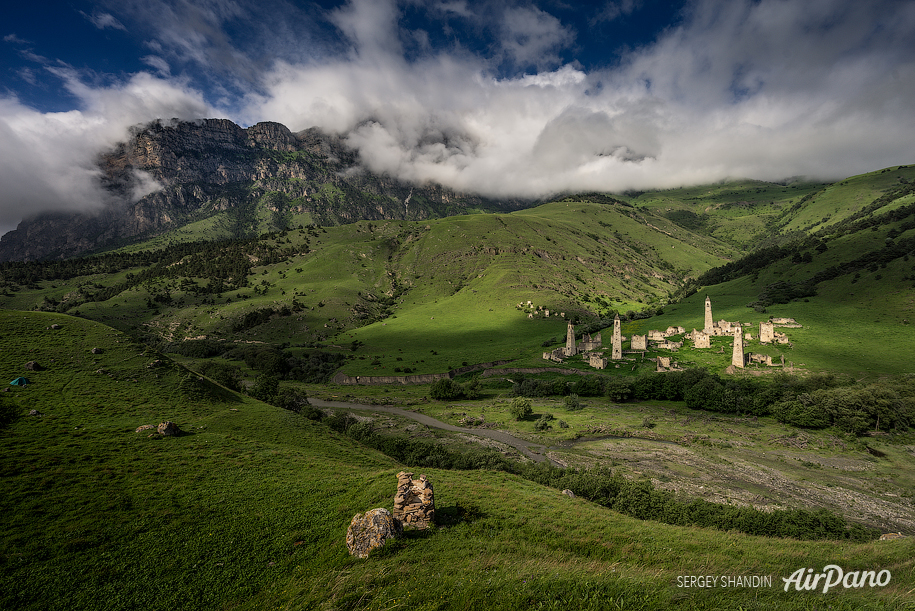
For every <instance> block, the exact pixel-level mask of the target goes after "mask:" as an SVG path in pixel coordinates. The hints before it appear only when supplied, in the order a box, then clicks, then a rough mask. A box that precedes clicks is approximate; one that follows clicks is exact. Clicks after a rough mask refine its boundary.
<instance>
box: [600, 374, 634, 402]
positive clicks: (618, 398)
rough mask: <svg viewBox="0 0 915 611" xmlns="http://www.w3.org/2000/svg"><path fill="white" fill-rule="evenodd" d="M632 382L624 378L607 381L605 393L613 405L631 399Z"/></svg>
mask: <svg viewBox="0 0 915 611" xmlns="http://www.w3.org/2000/svg"><path fill="white" fill-rule="evenodd" d="M632 386H633V384H632V381H631V380H629V379H626V378H610V379H608V380H607V385H606V389H605V392H606V394H607V397H609V398H610V400H611V401H613V402H614V403H622V402H624V401H628V400H629V399H631V398H632Z"/></svg>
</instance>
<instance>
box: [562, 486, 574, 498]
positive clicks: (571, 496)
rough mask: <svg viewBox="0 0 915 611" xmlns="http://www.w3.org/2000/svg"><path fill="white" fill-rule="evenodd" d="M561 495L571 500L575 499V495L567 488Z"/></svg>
mask: <svg viewBox="0 0 915 611" xmlns="http://www.w3.org/2000/svg"><path fill="white" fill-rule="evenodd" d="M562 493H563V494H564V495H566V496H567V497H569V498H573V499H574V498H575V493H574V492H572V491H571V490H569V489H568V488H567V489H565V490H563V491H562Z"/></svg>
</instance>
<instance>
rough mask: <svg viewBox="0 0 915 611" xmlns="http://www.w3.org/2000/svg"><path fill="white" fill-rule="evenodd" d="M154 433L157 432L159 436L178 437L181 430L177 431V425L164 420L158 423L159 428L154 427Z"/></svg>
mask: <svg viewBox="0 0 915 611" xmlns="http://www.w3.org/2000/svg"><path fill="white" fill-rule="evenodd" d="M156 432H158V433H159V434H160V435H165V436H167V437H173V436H175V435H180V434H181V429H179V428H178V425H177V424H175V423H174V422H170V421H168V420H166V421H165V422H161V423H159V426H157V427H156Z"/></svg>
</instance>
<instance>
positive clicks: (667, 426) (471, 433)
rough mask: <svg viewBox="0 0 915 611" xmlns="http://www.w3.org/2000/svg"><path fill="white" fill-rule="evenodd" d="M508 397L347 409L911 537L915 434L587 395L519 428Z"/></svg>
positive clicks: (423, 432)
mask: <svg viewBox="0 0 915 611" xmlns="http://www.w3.org/2000/svg"><path fill="white" fill-rule="evenodd" d="M508 401H509V399H508V398H505V399H496V400H489V401H477V402H461V403H455V404H445V403H439V402H435V401H432V402H423V403H417V404H415V405H404V406H402V407H399V408H394V410H392V409H391V408H387V409H382V408H378V409H375V410H374V411H373V409H372V408H373V407H377V406H362V407H363V409H360V410H358V411H357V410H354V411H353V413H356V414H358V415H359V416H360V417H362V418H371V419H372V422H373V426H375V428H376V429H377V430H378V431H379V432H385V433H390V434H408V435H415V436H430V437H431V436H435V437H438V438H439V439H440V440H441V442H442V443H448V444H477V445H483V446H486V447H490V448H492V449H496V450H498V451H500V452H502V453H503V454H505V455H507V456H510V457H513V458H516V459H519V460H531V459H534V460H542V459H543V457H546V458H548V459H549V460H551V461H552V462H553V463H555V464H558V465H562V466H579V467H587V466H596V465H604V466H609V467H611V468H612V469H614V470H615V471H616V472H619V473H622V474H623V475H625V476H626V477H631V478H642V477H647V478H650V479H651V480H652V482H653V483H654V484H655V485H656V486H657V487H659V488H663V489H667V490H671V491H674V492H676V493H679V494H683V495H684V496H687V497H690V498H703V499H706V500H709V501H714V502H718V503H731V504H734V505H739V506H753V507H757V508H759V509H764V510H773V509H779V508H787V507H803V508H808V509H815V508H819V507H823V508H826V509H830V510H832V511H835V512H837V513H840V514H842V515H844V516H845V517H846V518H848V519H850V520H853V521H857V522H861V523H864V524H866V525H868V526H873V527H877V528H880V529H881V530H882V531H884V532H896V531H902V532H903V533H906V534H909V535H915V495H913V491H915V444H913V443H912V439H911V438H909V439H908V440H907V441H905V440H901V439H898V438H895V437H892V436H889V435H875V436H871V437H864V438H861V439H853V438H848V437H846V436H840V435H839V434H837V433H836V432H835V431H805V430H799V429H793V428H791V427H786V426H784V425H781V424H779V423H777V422H775V421H774V420H771V419H768V418H761V419H758V420H757V419H752V418H735V417H727V416H714V415H710V414H707V413H704V412H695V411H692V410H687V409H686V408H685V407H683V406H682V405H677V404H673V403H670V404H657V403H651V404H648V403H645V404H641V403H630V404H622V405H613V404H610V403H608V402H606V400H603V399H595V400H588V401H586V402H585V405H584V407H583V409H581V410H576V411H568V410H565V409H564V407H563V406H562V404H561V403H560V402H558V401H555V400H551V399H543V400H538V399H535V400H534V412H535V413H534V418H532V419H529V420H528V421H522V422H517V421H515V420H513V419H512V418H511V417H510V416H509V414H508V411H507V405H508ZM339 407H342V404H340V405H339ZM543 413H550V414H552V415H553V416H554V420H552V421H551V422H550V425H551V428H550V429H549V430H547V431H545V432H538V431H536V430H534V426H533V425H534V421H535V420H536V418H537V417H539V416H540V415H541V414H543ZM417 420H420V422H417ZM560 420H562V421H563V422H564V423H565V424H566V427H565V428H563V427H560V425H559V422H560ZM436 423H437V424H436ZM439 425H441V426H439ZM500 433H501V435H500ZM518 441H520V442H522V443H520V444H519V443H516V442H518Z"/></svg>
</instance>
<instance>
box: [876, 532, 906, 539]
mask: <svg viewBox="0 0 915 611" xmlns="http://www.w3.org/2000/svg"><path fill="white" fill-rule="evenodd" d="M896 539H905V535H904V534H902V533H883V534H882V535H880V541H895V540H896Z"/></svg>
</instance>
